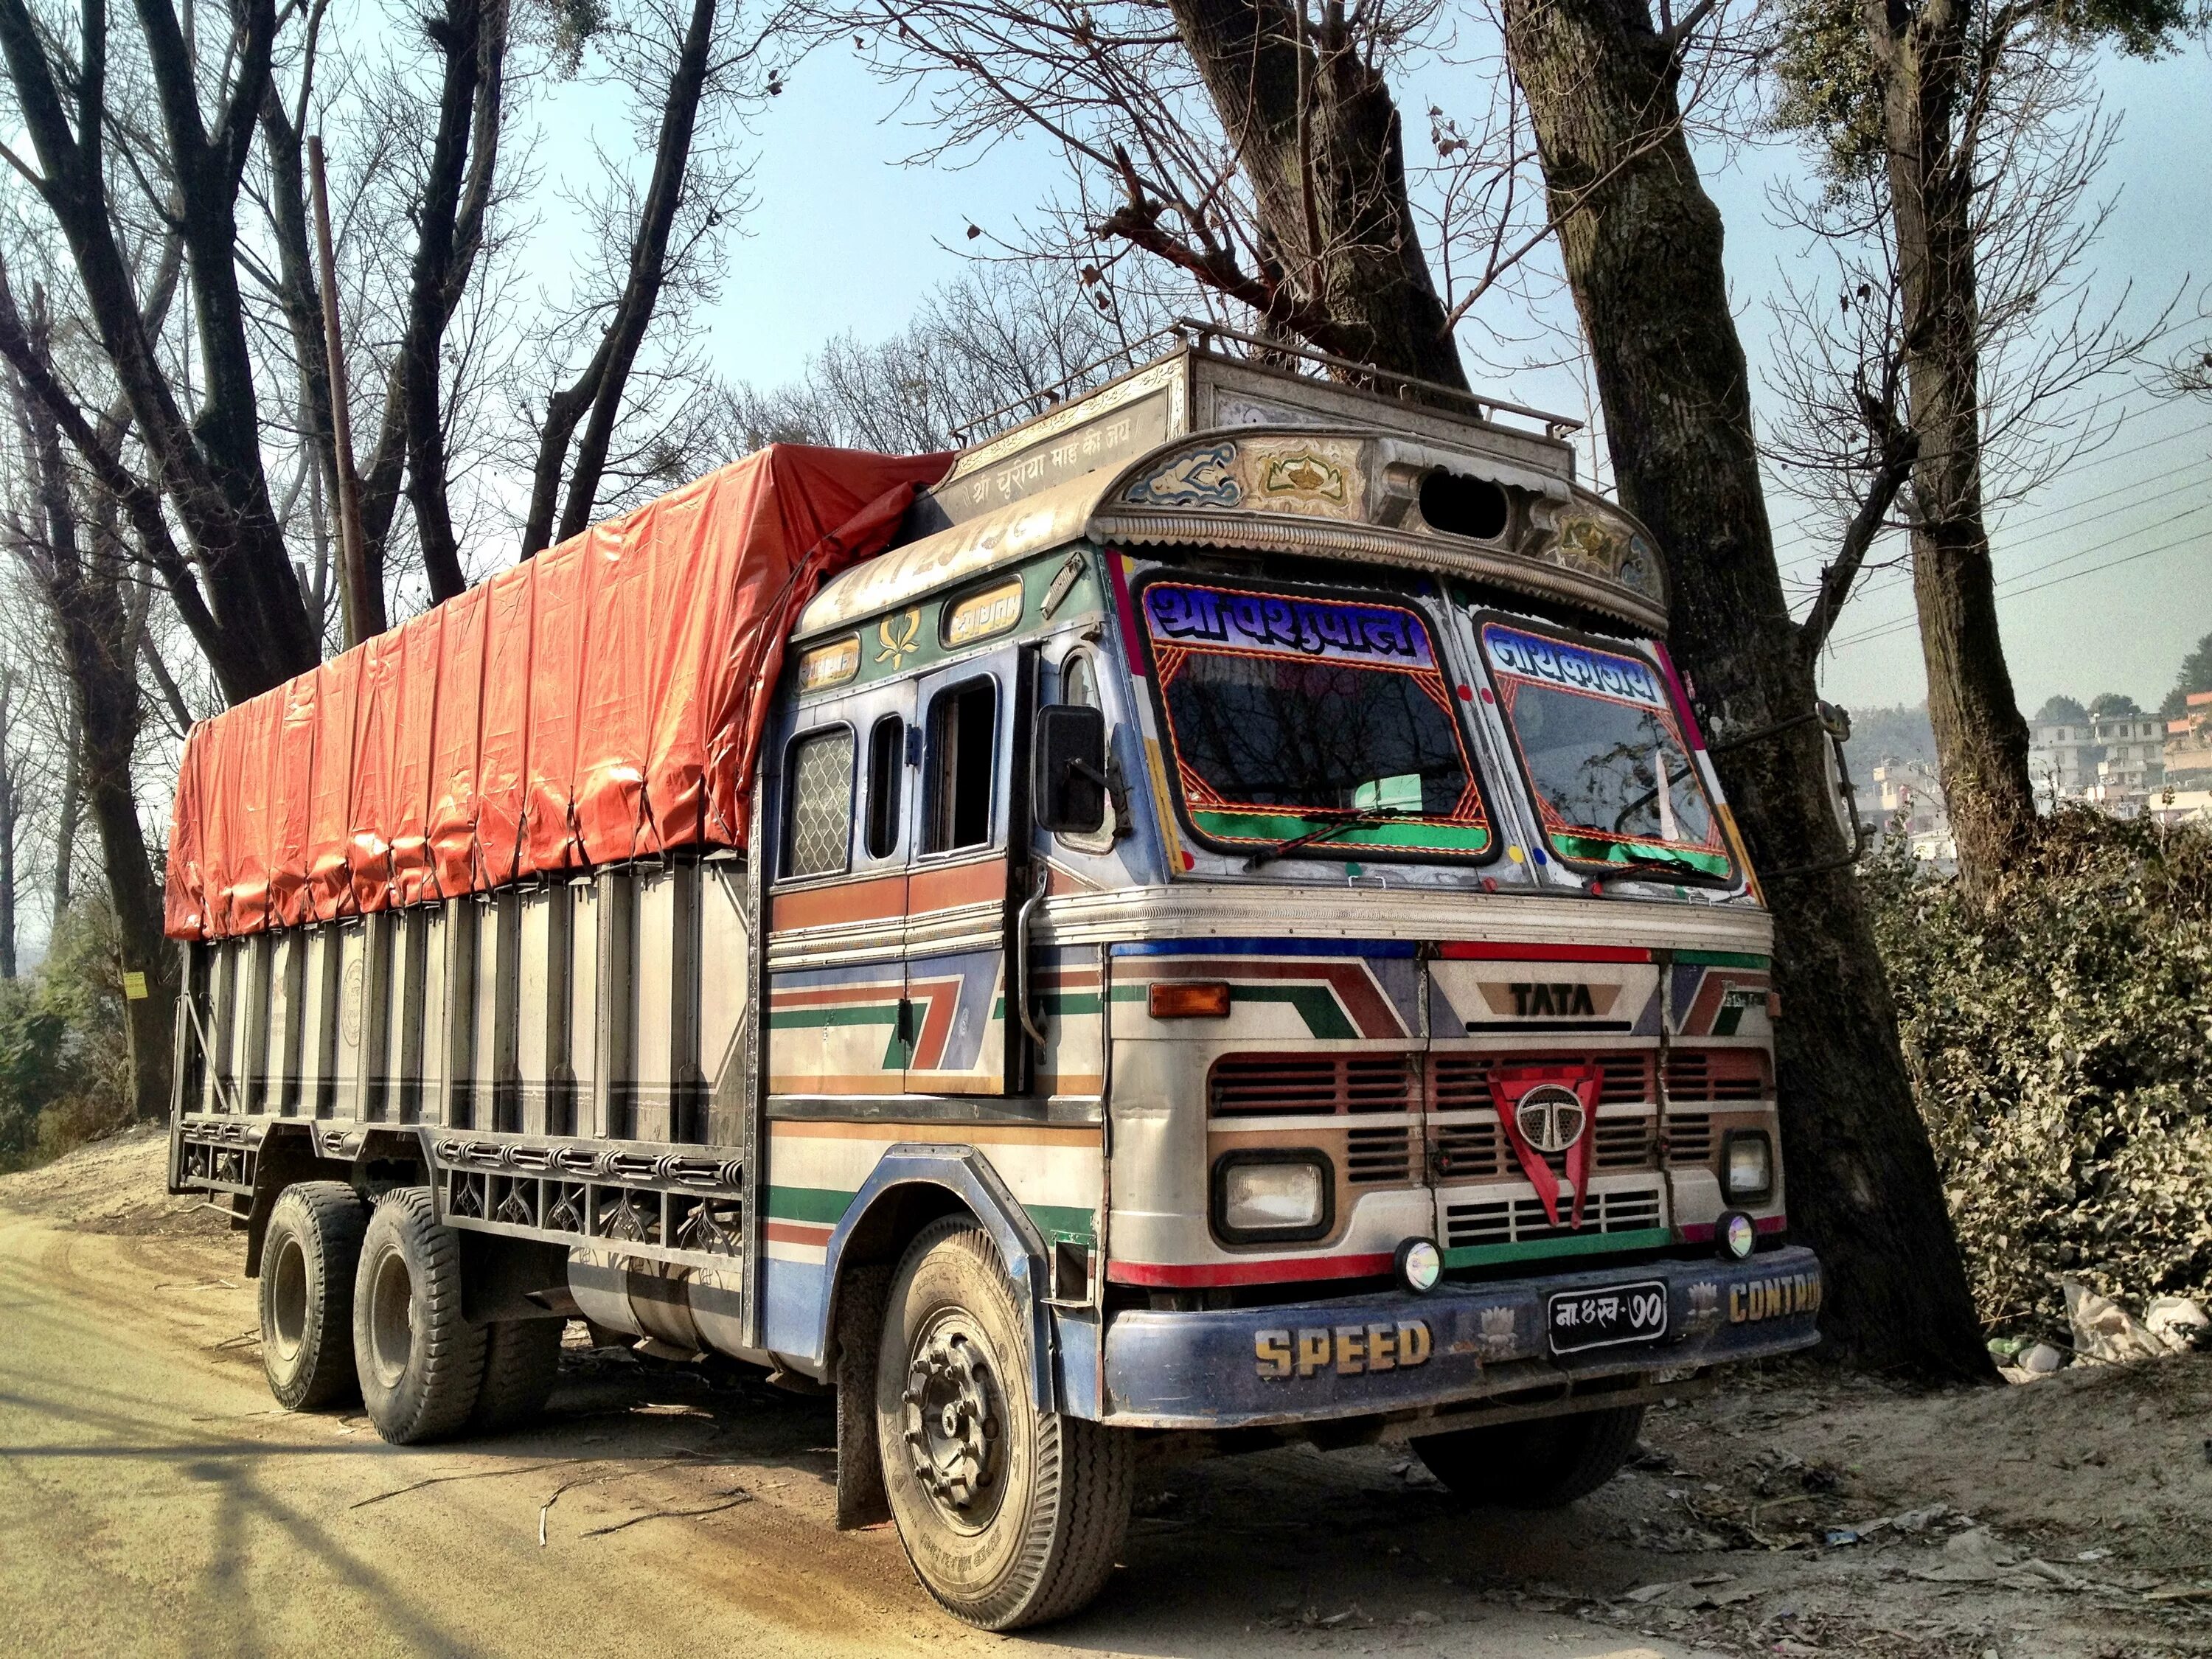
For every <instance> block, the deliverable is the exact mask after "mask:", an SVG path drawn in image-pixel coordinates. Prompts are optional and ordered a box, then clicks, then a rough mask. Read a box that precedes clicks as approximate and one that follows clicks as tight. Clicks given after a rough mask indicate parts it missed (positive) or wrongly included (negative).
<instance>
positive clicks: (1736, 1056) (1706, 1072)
mask: <svg viewBox="0 0 2212 1659" xmlns="http://www.w3.org/2000/svg"><path fill="white" fill-rule="evenodd" d="M1773 1092H1774V1091H1773V1087H1772V1085H1771V1084H1770V1083H1769V1082H1768V1080H1767V1064H1766V1051H1765V1049H1763V1048H1677V1049H1675V1050H1674V1051H1673V1052H1672V1053H1671V1054H1668V1056H1667V1099H1668V1103H1670V1104H1679V1103H1686V1102H1690V1101H1705V1102H1712V1101H1723V1100H1765V1099H1766V1098H1768V1097H1770V1096H1771V1094H1772V1093H1773Z"/></svg>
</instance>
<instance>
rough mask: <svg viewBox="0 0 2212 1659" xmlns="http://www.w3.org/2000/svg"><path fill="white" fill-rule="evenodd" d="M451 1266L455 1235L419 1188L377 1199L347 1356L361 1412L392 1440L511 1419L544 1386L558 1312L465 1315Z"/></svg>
mask: <svg viewBox="0 0 2212 1659" xmlns="http://www.w3.org/2000/svg"><path fill="white" fill-rule="evenodd" d="M461 1276H462V1268H461V1249H460V1238H459V1235H458V1234H456V1233H455V1232H454V1231H453V1229H452V1228H450V1227H447V1226H444V1225H441V1224H440V1222H439V1220H438V1218H437V1212H436V1208H435V1206H434V1205H433V1204H432V1203H431V1201H430V1194H429V1192H428V1189H427V1188H422V1187H400V1188H394V1189H393V1190H392V1191H391V1192H388V1193H386V1194H385V1195H384V1196H383V1197H382V1198H381V1199H380V1200H377V1206H376V1210H375V1212H374V1214H373V1215H372V1216H371V1217H370V1218H369V1222H368V1232H367V1236H366V1237H365V1238H364V1239H363V1241H362V1249H361V1268H360V1273H359V1277H358V1279H357V1280H356V1285H355V1289H354V1326H353V1337H354V1358H355V1363H356V1366H357V1368H358V1370H359V1371H360V1374H361V1393H362V1404H363V1405H364V1406H366V1407H368V1420H369V1421H370V1422H371V1423H372V1424H374V1425H375V1428H376V1431H377V1433H378V1434H380V1435H381V1436H383V1437H384V1438H385V1439H386V1440H388V1441H390V1442H392V1444H394V1445H397V1446H409V1445H413V1444H415V1443H417V1442H419V1441H424V1440H439V1439H443V1438H445V1437H447V1436H449V1435H453V1434H457V1433H460V1432H463V1431H467V1432H470V1433H473V1434H492V1433H496V1432H498V1431H501V1430H503V1429H508V1428H512V1427H513V1426H515V1425H517V1424H519V1423H521V1422H523V1421H524V1420H526V1419H528V1418H531V1417H533V1416H535V1415H536V1414H537V1413H538V1411H539V1410H540V1409H541V1408H542V1407H544V1404H545V1399H546V1396H547V1395H549V1394H550V1393H551V1392H552V1389H553V1380H554V1374H555V1372H556V1370H557V1369H558V1367H559V1364H560V1356H561V1331H562V1322H561V1321H560V1320H558V1319H550V1318H549V1319H518V1320H504V1321H500V1322H495V1323H491V1324H483V1325H472V1324H471V1323H470V1322H469V1321H468V1320H467V1319H466V1318H465V1316H463V1314H462V1311H461Z"/></svg>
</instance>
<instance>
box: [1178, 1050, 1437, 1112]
mask: <svg viewBox="0 0 2212 1659" xmlns="http://www.w3.org/2000/svg"><path fill="white" fill-rule="evenodd" d="M1206 1110H1207V1112H1208V1114H1209V1115H1212V1116H1214V1117H1276V1116H1281V1115H1297V1114H1310V1113H1316V1112H1325V1113H1338V1112H1409V1111H1411V1110H1413V1073H1412V1072H1411V1071H1410V1070H1409V1069H1408V1067H1407V1063H1406V1056H1405V1055H1403V1054H1224V1055H1223V1056H1222V1057H1221V1058H1220V1059H1219V1060H1216V1061H1214V1063H1213V1072H1212V1076H1211V1077H1209V1078H1208V1079H1207V1081H1206Z"/></svg>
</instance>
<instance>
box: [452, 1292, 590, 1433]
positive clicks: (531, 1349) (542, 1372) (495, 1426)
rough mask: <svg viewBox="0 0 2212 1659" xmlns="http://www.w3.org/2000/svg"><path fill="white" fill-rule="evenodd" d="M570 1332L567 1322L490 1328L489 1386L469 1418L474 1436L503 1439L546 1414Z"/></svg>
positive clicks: (506, 1322) (515, 1322)
mask: <svg viewBox="0 0 2212 1659" xmlns="http://www.w3.org/2000/svg"><path fill="white" fill-rule="evenodd" d="M566 1328H568V1321H566V1320H564V1319H502V1320H500V1321H498V1322H496V1323H495V1324H490V1325H487V1326H485V1327H484V1371H483V1387H482V1388H480V1389H477V1403H476V1409H475V1410H474V1411H472V1412H471V1413H469V1421H468V1431H469V1432H470V1433H471V1434H503V1433H505V1432H506V1431H507V1430H509V1429H513V1428H520V1426H521V1425H523V1424H525V1423H528V1422H530V1421H532V1419H535V1418H536V1417H537V1416H538V1413H540V1412H542V1411H544V1409H545V1402H546V1401H547V1400H548V1399H549V1398H550V1397H551V1395H552V1393H553V1383H554V1380H555V1379H556V1377H557V1376H559V1374H560V1370H561V1334H562V1331H563V1330H565V1329H566Z"/></svg>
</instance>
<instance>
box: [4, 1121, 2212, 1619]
mask: <svg viewBox="0 0 2212 1659" xmlns="http://www.w3.org/2000/svg"><path fill="white" fill-rule="evenodd" d="M160 1187H161V1163H160V1142H159V1141H158V1140H155V1139H149V1138H144V1137H138V1138H133V1139H126V1140H125V1141H121V1142H112V1143H109V1144H107V1145H106V1146H101V1147H98V1148H94V1149H90V1150H88V1152H83V1153H81V1154H79V1155H77V1156H76V1157H75V1158H70V1159H68V1160H65V1161H64V1162H63V1163H62V1164H58V1165H55V1166H53V1167H52V1168H51V1169H48V1170H42V1171H39V1172H36V1173H34V1174H32V1175H28V1176H11V1177H8V1178H6V1179H4V1180H0V1629H4V1630H6V1631H7V1632H8V1635H9V1648H10V1650H14V1651H21V1652H27V1653H33V1654H45V1653H103V1654H106V1653H118V1652H132V1653H138V1652H146V1653H172V1652H199V1651H208V1652H219V1653H226V1654H228V1653H243V1652H256V1651H267V1652H271V1653H287V1652H305V1651H309V1650H315V1651H331V1650H340V1651H349V1652H359V1653H387V1652H389V1653H419V1652H439V1653H486V1654H491V1653H509V1652H526V1651H528V1652H543V1651H552V1650H572V1649H574V1648H577V1647H580V1646H581V1647H587V1648H588V1649H589V1650H592V1651H594V1652H603V1653H623V1652H631V1651H638V1652H642V1651H647V1650H651V1651H654V1652H660V1653H665V1652H670V1651H676V1650H685V1651H699V1652H714V1653H726V1654H735V1655H751V1654H763V1655H767V1654H775V1655H779V1656H781V1655H793V1656H816V1655H821V1656H830V1655H839V1656H842V1655H850V1654H876V1653H888V1652H916V1651H921V1650H928V1651H930V1652H932V1653H934V1654H945V1655H964V1654H969V1653H975V1652H985V1651H991V1652H1003V1651H1005V1650H1006V1642H1005V1641H1004V1640H1003V1639H1001V1638H987V1637H981V1636H977V1635H975V1634H973V1633H971V1632H967V1631H964V1630H963V1629H961V1628H960V1627H959V1626H955V1625H953V1624H952V1623H951V1621H949V1620H945V1618H944V1617H942V1616H941V1615H940V1614H939V1613H936V1612H935V1611H933V1608H932V1607H931V1605H930V1604H929V1602H928V1601H927V1598H926V1597H925V1596H924V1595H922V1594H921V1591H920V1589H918V1588H917V1587H916V1586H915V1583H914V1582H913V1579H912V1577H910V1575H909V1574H908V1571H907V1569H906V1565H905V1561H904V1559H903V1557H902V1554H901V1553H900V1551H899V1547H898V1542H897V1540H896V1537H895V1536H894V1535H893V1534H891V1533H890V1531H889V1529H887V1528H878V1529H876V1530H872V1531H870V1532H867V1533H862V1534H846V1535H842V1536H841V1535H840V1534H837V1533H836V1532H835V1531H834V1530H832V1528H830V1525H829V1487H828V1484H827V1483H828V1479H829V1468H830V1458H829V1453H828V1451H827V1449H826V1448H827V1447H828V1445H829V1440H830V1437H831V1429H830V1421H829V1414H828V1412H827V1410H826V1409H825V1407H824V1406H823V1403H822V1402H820V1401H805V1400H799V1399H796V1398H793V1397H792V1396H789V1395H781V1394H779V1393H776V1392H775V1391H773V1390H770V1389H766V1388H765V1387H762V1386H758V1385H756V1384H752V1383H737V1384H734V1385H728V1386H722V1387H715V1386H710V1385H709V1383H708V1382H707V1381H706V1380H704V1379H702V1378H700V1377H698V1376H695V1375H693V1374H691V1373H689V1372H686V1371H673V1370H653V1369H648V1368H647V1367H646V1366H644V1365H642V1364H638V1363H636V1362H635V1361H633V1360H631V1359H629V1358H626V1357H624V1358H615V1357H612V1356H610V1355H604V1354H603V1355H592V1354H589V1353H585V1352H579V1353H577V1354H575V1355H574V1356H573V1358H574V1362H575V1363H574V1364H572V1365H571V1366H570V1367H569V1368H568V1370H567V1372H566V1373H565V1374H564V1377H563V1381H562V1387H561V1389H560V1391H559V1392H558V1394H556V1396H555V1400H554V1410H553V1413H552V1416H551V1419H550V1420H549V1421H548V1422H547V1423H546V1424H545V1425H544V1426H543V1427H542V1428H540V1429H538V1430H535V1431H532V1432H530V1433H526V1434H520V1435H516V1436H512V1437H507V1438H505V1439H501V1440H496V1441H489V1442H481V1443H475V1444H470V1445H465V1446H459V1447H444V1448H432V1449H419V1450H399V1449H393V1448H391V1447H387V1446H386V1445H384V1444H383V1443H381V1442H380V1441H379V1440H378V1439H377V1438H376V1437H375V1435H374V1433H373V1432H372V1431H370V1430H369V1428H368V1425H367V1424H366V1422H365V1421H364V1420H362V1419H361V1418H360V1417H359V1416H358V1415H357V1414H356V1415H335V1416H325V1417H313V1416H288V1415H285V1414H283V1413H279V1412H277V1411H276V1410H275V1409H274V1407H272V1406H271V1404H270V1400H269V1397H268V1395H267V1393H266V1391H265V1390H264V1387H263V1385H262V1382H261V1375H260V1368H259V1358H258V1353H257V1352H256V1347H257V1337H256V1331H255V1319H254V1313H253V1302H252V1285H250V1283H249V1282H248V1281H246V1279H243V1278H242V1276H240V1273H239V1272H238V1263H239V1260H240V1253H239V1251H238V1249H237V1246H236V1243H235V1242H234V1240H233V1239H232V1238H231V1237H229V1236H228V1232H227V1231H226V1230H225V1228H224V1226H223V1224H222V1222H221V1220H220V1219H219V1218H216V1217H214V1216H213V1215H211V1214H210V1212H207V1211H205V1210H200V1209H194V1208H191V1207H190V1206H185V1205H183V1204H181V1203H179V1202H177V1201H174V1200H169V1199H167V1198H166V1197H165V1196H163V1195H162V1194H161V1190H160ZM2208 1435H2212V1358H2207V1357H2197V1358H2181V1359H2174V1360H2168V1361H2164V1362H2160V1363H2156V1364H2147V1365H2141V1366H2135V1367H2130V1368H2126V1369H2124V1370H2121V1369H2115V1370H2076V1371H2072V1372H2065V1373H2061V1374H2060V1375H2059V1376H2056V1377H2053V1378H2050V1379H2047V1380H2045V1381H2041V1382H2038V1383H2033V1384H2031V1385H2029V1386H2027V1387H2025V1388H2016V1389H1988V1390H1979V1391H1970V1392H1960V1393H1953V1394H1948V1395H1928V1394H1924V1393H1919V1394H1916V1393H1907V1392H1903V1391H1898V1390H1892V1389H1885V1388H1882V1387H1880V1386H1878V1385H1875V1384H1870V1383H1838V1382H1836V1381H1835V1380H1833V1379H1832V1378H1828V1377H1825V1376H1821V1375H1820V1374H1819V1373H1816V1372H1813V1371H1809V1370H1802V1369H1796V1370H1785V1371H1778V1372H1774V1373H1770V1374H1767V1375H1764V1376H1754V1377H1752V1378H1749V1379H1747V1386H1746V1387H1744V1388H1742V1389H1739V1390H1737V1391H1735V1392H1733V1393H1731V1394H1729V1395H1726V1396H1724V1397H1721V1398H1717V1399H1711V1400H1705V1401H1695V1402H1689V1403H1685V1404H1682V1405H1680V1406H1677V1407H1674V1408H1672V1409H1667V1410H1662V1411H1658V1412H1656V1413H1653V1414H1652V1416H1651V1418H1650V1419H1649V1421H1648V1425H1647V1436H1646V1438H1647V1447H1646V1449H1645V1451H1644V1454H1643V1455H1640V1456H1639V1458H1638V1467H1637V1468H1633V1469H1632V1470H1631V1471H1629V1472H1628V1473H1627V1474H1624V1475H1623V1476H1622V1478H1621V1479H1620V1480H1617V1481H1616V1482H1615V1483H1614V1484H1613V1486H1609V1487H1608V1488H1607V1489H1606V1490H1605V1491H1604V1492H1601V1493H1599V1494H1598V1495H1597V1496H1596V1497H1595V1498H1592V1499H1589V1500H1588V1501H1586V1502H1585V1503H1583V1504H1579V1505H1577V1506H1576V1507H1575V1508H1574V1509H1572V1510H1568V1511H1565V1512H1563V1513H1560V1514H1557V1515H1550V1516H1533V1517H1531V1516H1520V1515H1513V1514H1504V1513H1498V1512H1494V1511H1485V1510H1471V1509H1468V1508H1467V1507H1466V1506H1464V1505H1462V1504H1459V1503H1458V1502H1457V1501H1456V1500H1455V1499H1453V1498H1449V1496H1448V1495H1447V1494H1445V1493H1444V1492H1443V1491H1442V1490H1441V1489H1439V1488H1438V1487H1437V1486H1435V1484H1434V1483H1433V1482H1431V1481H1430V1480H1428V1479H1427V1478H1426V1476H1425V1474H1421V1473H1420V1472H1419V1466H1418V1465H1411V1464H1409V1463H1408V1462H1407V1459H1405V1458H1404V1457H1403V1456H1402V1455H1395V1454H1392V1453H1389V1452H1387V1451H1379V1450H1370V1451H1363V1452H1352V1453H1340V1454H1334V1455H1328V1456H1323V1455H1320V1454H1318V1453H1315V1452H1311V1451H1286V1452H1280V1453H1273V1454H1269V1455H1264V1456H1258V1457H1250V1458H1243V1459H1237V1460H1229V1461H1222V1462H1211V1463H1203V1464H1189V1465H1183V1466H1182V1467H1178V1468H1164V1469H1160V1470H1158V1471H1156V1472H1155V1473H1153V1474H1151V1475H1150V1476H1149V1477H1148V1479H1147V1481H1146V1489H1145V1492H1144V1495H1143V1497H1142V1499H1141V1500H1140V1503H1139V1516H1138V1519H1137V1522H1136V1523H1135V1525H1134V1527H1133V1531H1132V1534H1131V1537H1130V1541H1129V1545H1128V1548H1127V1552H1126V1554H1125V1557H1124V1571H1122V1572H1121V1573H1120V1574H1119V1575H1117V1577H1116V1578H1115V1582H1114V1583H1113V1584H1112V1585H1111V1586H1110V1587H1109V1589H1108V1590H1107V1592H1106V1594H1105V1595H1104V1596H1103V1598H1102V1599H1101V1601H1099V1602H1098V1604H1097V1606H1096V1607H1093V1608H1092V1609H1091V1611H1090V1612H1089V1613H1085V1615H1083V1616H1082V1617H1080V1618H1079V1619H1076V1620H1073V1621H1070V1622H1069V1623H1067V1624H1066V1625H1064V1626H1059V1627H1056V1628H1054V1629H1053V1630H1051V1631H1049V1632H1043V1633H1040V1634H1037V1635H1034V1636H1026V1637H1023V1638H1015V1639H1016V1640H1017V1641H1018V1644H1019V1646H1020V1647H1021V1648H1023V1649H1025V1650H1030V1651H1034V1652H1036V1653H1038V1654H1040V1655H1042V1654H1061V1653H1085V1654H1108V1653H1111V1654H1132V1655H1146V1656H1154V1655H1157V1656H1171V1655H1172V1656H1181V1655H1190V1656H1208V1659H1215V1656H1220V1659H1230V1656H1245V1655H1252V1656H1258V1655H1262V1654H1264V1655H1269V1656H1275V1655H1284V1654H1289V1655H1304V1654H1314V1655H1337V1654H1391V1655H1406V1656H1447V1655H1449V1656H1455V1659H1486V1656H1519V1655H1541V1656H1554V1655H1556V1656H1562V1659H1570V1656H1571V1659H1680V1656H1684V1655H1689V1654H1712V1653H1717V1654H1729V1655H1735V1654H1750V1653H1790V1654H1808V1653H1834V1654H1847V1653H1862V1654H1864V1653H1871V1654H1881V1655H1900V1656H1901V1655H1923V1654H1925V1655H1935V1656H1946V1659H1948V1656H1971V1659H1981V1656H1984V1655H1991V1654H1994V1655H1997V1656H2001V1659H2015V1656H2046V1655H2048V1656H2059V1659H2069V1656H2081V1659H2087V1656H2123V1655H2124V1656H2130V1659H2133V1656H2138V1655H2141V1656H2154V1655H2165V1654H2197V1653H2205V1652H2212V1444H2209V1443H2208V1440H2207V1437H2208Z"/></svg>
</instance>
